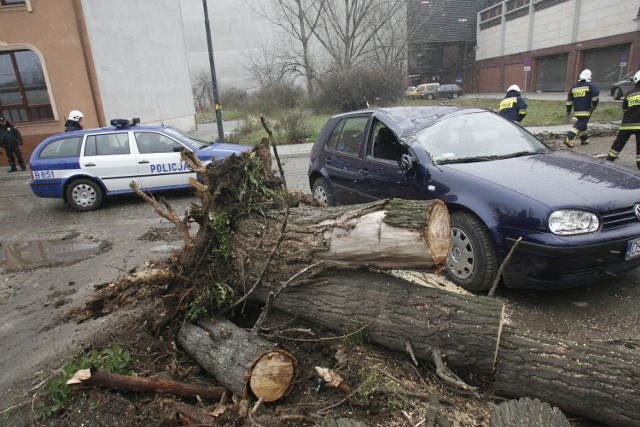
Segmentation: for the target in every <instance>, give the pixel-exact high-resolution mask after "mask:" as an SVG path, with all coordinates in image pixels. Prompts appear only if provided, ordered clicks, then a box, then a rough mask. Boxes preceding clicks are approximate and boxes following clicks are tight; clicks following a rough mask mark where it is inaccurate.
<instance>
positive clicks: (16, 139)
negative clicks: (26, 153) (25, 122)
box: [0, 117, 27, 172]
mask: <svg viewBox="0 0 640 427" xmlns="http://www.w3.org/2000/svg"><path fill="white" fill-rule="evenodd" d="M22 144H23V142H22V135H20V131H19V130H18V128H17V127H15V126H14V125H12V124H11V123H9V122H8V121H7V120H5V118H4V117H0V145H2V146H3V147H4V149H5V151H6V152H7V157H8V158H9V165H10V166H11V169H9V172H17V171H18V169H17V168H16V159H18V164H19V165H20V169H22V170H23V171H24V170H27V168H26V166H25V165H24V159H23V158H22V152H21V151H20V146H21V145H22Z"/></svg>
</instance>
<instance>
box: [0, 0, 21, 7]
mask: <svg viewBox="0 0 640 427" xmlns="http://www.w3.org/2000/svg"><path fill="white" fill-rule="evenodd" d="M26 3H27V2H26V1H25V0H0V6H13V5H16V4H26Z"/></svg>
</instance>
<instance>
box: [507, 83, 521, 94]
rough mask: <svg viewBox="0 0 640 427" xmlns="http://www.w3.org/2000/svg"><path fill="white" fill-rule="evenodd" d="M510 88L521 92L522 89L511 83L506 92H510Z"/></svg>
mask: <svg viewBox="0 0 640 427" xmlns="http://www.w3.org/2000/svg"><path fill="white" fill-rule="evenodd" d="M512 90H515V91H516V92H522V91H521V90H520V86H518V85H511V86H509V89H507V92H511V91H512Z"/></svg>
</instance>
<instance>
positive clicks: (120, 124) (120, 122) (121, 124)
mask: <svg viewBox="0 0 640 427" xmlns="http://www.w3.org/2000/svg"><path fill="white" fill-rule="evenodd" d="M109 123H111V126H113V127H115V128H116V129H123V128H128V127H129V126H135V125H137V124H138V123H140V118H139V117H134V118H133V119H131V120H128V119H112V120H111V121H110V122H109Z"/></svg>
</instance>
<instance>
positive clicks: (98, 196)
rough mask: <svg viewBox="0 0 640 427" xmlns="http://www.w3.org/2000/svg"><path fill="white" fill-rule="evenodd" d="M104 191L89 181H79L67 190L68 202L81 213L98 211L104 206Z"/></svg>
mask: <svg viewBox="0 0 640 427" xmlns="http://www.w3.org/2000/svg"><path fill="white" fill-rule="evenodd" d="M102 198H103V196H102V189H101V188H100V186H99V185H98V184H96V183H95V182H93V181H91V180H89V179H77V180H75V181H73V182H72V183H71V184H69V187H68V188H67V201H68V202H69V204H71V207H72V208H73V209H75V210H77V211H80V212H87V211H92V210H94V209H98V208H99V207H100V205H101V204H102Z"/></svg>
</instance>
